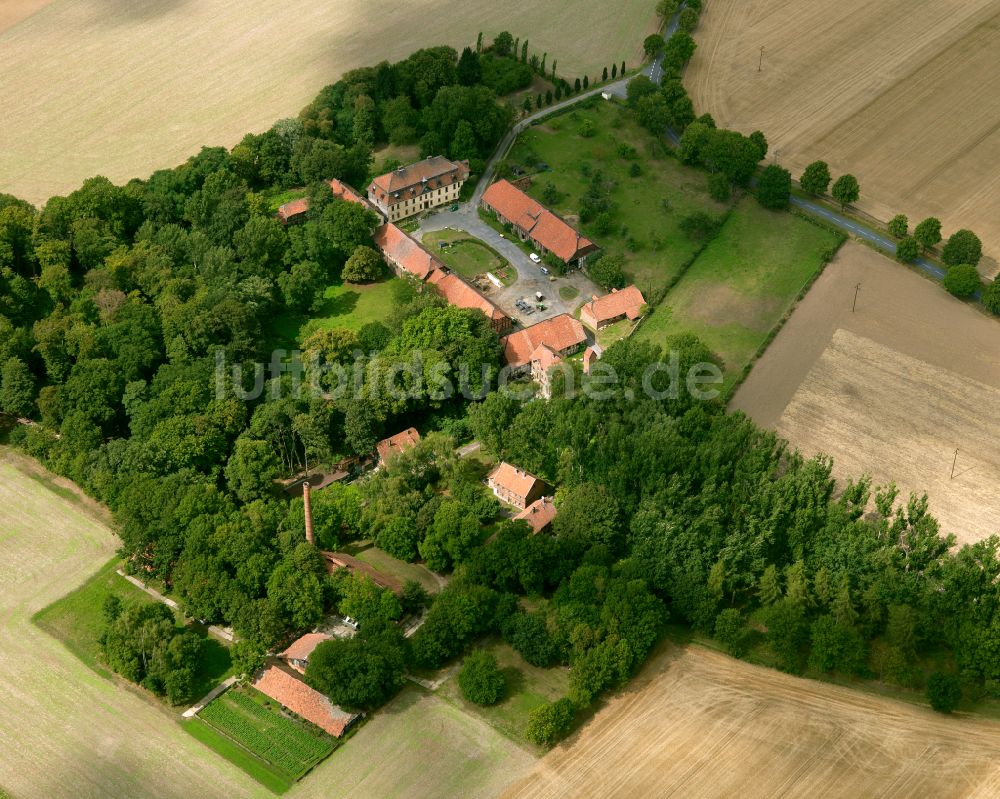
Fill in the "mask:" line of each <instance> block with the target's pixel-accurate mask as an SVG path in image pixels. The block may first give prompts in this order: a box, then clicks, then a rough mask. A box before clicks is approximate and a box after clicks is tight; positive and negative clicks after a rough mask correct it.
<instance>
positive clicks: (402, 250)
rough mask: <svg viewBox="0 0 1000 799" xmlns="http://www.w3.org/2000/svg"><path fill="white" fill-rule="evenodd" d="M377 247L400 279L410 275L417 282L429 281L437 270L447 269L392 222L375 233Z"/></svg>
mask: <svg viewBox="0 0 1000 799" xmlns="http://www.w3.org/2000/svg"><path fill="white" fill-rule="evenodd" d="M375 246H376V247H378V249H379V252H381V253H382V256H383V257H384V258H385V260H386V263H388V264H389V266H390V267H391V268H392V269H393V271H394V272H395V273H396V274H397V275H399V276H400V277H403V276H404V275H410V276H411V277H415V278H417V280H427V278H428V277H429V276H430V274H431V273H432V272H433V271H434V270H435V269H440V270H443V269H445V265H444V264H443V263H442V262H441V261H439V260H438V259H437V258H435V257H434V256H433V255H431V254H430V253H429V252H427V250H425V249H424V248H423V247H421V246H420V244H419V243H418V242H417V241H416V240H415V239H412V238H410V237H409V236H407V235H406V233H404V232H403V231H402V230H401V229H400V228H398V227H397V226H396V225H394V224H392V222H387V223H386V224H384V225H382V226H381V227H380V228H378V229H377V230H376V231H375Z"/></svg>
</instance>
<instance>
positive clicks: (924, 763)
mask: <svg viewBox="0 0 1000 799" xmlns="http://www.w3.org/2000/svg"><path fill="white" fill-rule="evenodd" d="M998 746H1000V725H997V724H996V723H991V722H985V721H979V720H971V719H958V718H945V717H942V716H940V715H937V714H935V713H934V712H933V711H931V710H929V709H925V708H919V707H912V706H909V705H905V704H902V703H898V702H894V701H892V700H888V699H884V698H881V697H876V696H872V695H868V694H864V693H861V692H858V691H854V690H851V689H848V688H842V687H839V686H834V685H830V684H827V683H821V682H813V681H809V680H803V679H800V678H797V677H792V676H790V675H787V674H781V673H780V672H776V671H771V670H769V669H765V668H761V667H759V666H753V665H750V664H748V663H744V662H742V661H738V660H733V659H731V658H728V657H726V656H724V655H721V654H718V653H716V652H712V651H710V650H706V649H703V648H700V647H696V646H690V647H685V648H683V649H678V648H677V647H674V646H665V647H663V648H661V650H660V652H659V654H657V655H655V656H654V657H653V658H651V660H650V661H649V663H647V665H646V666H645V668H644V669H643V671H642V673H641V674H640V675H639V677H637V678H636V679H635V680H633V682H631V683H630V684H629V687H628V688H627V689H626V691H624V692H623V693H621V694H619V695H618V696H615V697H613V698H612V699H611V700H610V701H608V702H607V704H606V705H605V707H603V708H602V709H601V710H600V711H599V712H598V713H597V715H596V716H595V717H594V719H593V720H592V721H591V722H590V723H589V724H587V725H586V726H585V727H584V728H583V729H582V730H581V732H580V733H579V734H578V735H576V736H574V737H573V738H571V739H570V740H569V741H568V742H566V743H564V744H563V745H561V746H559V747H557V748H556V749H554V750H553V751H552V752H551V753H550V754H549V755H547V756H546V757H545V758H544V759H543V760H542V761H541V762H540V763H539V764H538V766H536V768H535V770H534V771H533V772H532V773H531V774H530V775H529V776H528V777H526V778H524V779H522V780H520V781H519V782H517V783H516V784H515V785H514V786H512V787H511V788H510V789H509V790H508V791H506V792H505V793H503V794H502V797H503V799H543V798H544V799H550V798H551V799H557V797H566V796H573V797H578V798H579V799H588V798H589V797H594V799H597V798H598V797H600V799H612V798H613V797H622V798H623V799H632V797H639V796H656V797H663V798H664V799H665V798H666V797H683V798H684V799H708V797H733V796H739V797H741V799H756V798H757V797H762V798H763V797H775V796H783V797H810V798H811V797H819V796H822V797H824V799H840V798H841V797H843V799H855V798H856V797H859V796H864V797H908V796H933V797H936V798H937V799H949V797H965V798H968V797H983V798H984V799H985V797H989V796H996V795H997V792H998V791H1000V765H998V764H997V763H996V751H997V747H998Z"/></svg>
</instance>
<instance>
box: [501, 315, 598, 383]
mask: <svg viewBox="0 0 1000 799" xmlns="http://www.w3.org/2000/svg"><path fill="white" fill-rule="evenodd" d="M586 342H587V333H586V331H584V329H583V325H581V324H580V322H579V321H577V320H576V319H574V318H573V317H572V316H570V315H569V314H559V315H558V316H553V317H552V318H551V319H546V320H545V321H544V322H539V323H538V324H535V325H532V326H531V327H526V328H524V330H518V331H517V332H516V333H511V334H510V335H509V336H506V337H504V338H503V339H501V340H500V346H501V347H503V357H504V361H505V362H506V363H507V365H508V366H510V367H511V369H513V370H514V371H523V370H524V369H526V368H527V367H529V366H531V363H532V360H533V359H535V356H536V354H537V356H538V358H537V359H538V360H547V358H546V356H544V355H543V354H542V353H536V351H537V350H538V348H539V347H542V346H544V347H547V348H548V349H549V350H551V352H552V353H553V354H555V355H556V356H558V357H559V358H560V359H561V358H565V357H566V356H567V355H572V354H573V353H575V352H576V351H577V350H579V349H580V347H582V346H583V345H584V344H586ZM551 365H552V363H549V364H548V366H551ZM546 368H548V367H546Z"/></svg>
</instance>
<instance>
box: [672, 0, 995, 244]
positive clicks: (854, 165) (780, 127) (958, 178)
mask: <svg viewBox="0 0 1000 799" xmlns="http://www.w3.org/2000/svg"><path fill="white" fill-rule="evenodd" d="M697 39H698V45H699V46H698V51H697V53H696V54H695V57H694V59H692V62H691V65H690V67H689V69H688V72H687V76H686V83H687V85H688V87H689V90H690V91H691V94H692V99H693V100H694V103H695V108H696V109H697V110H698V112H699V113H702V112H706V111H707V112H709V113H711V114H712V115H713V116H714V117H715V119H716V121H717V122H718V123H719V124H720V125H724V126H730V127H735V128H737V129H739V130H742V131H744V132H746V133H749V132H751V131H752V130H754V129H760V130H762V131H763V132H764V133H765V134H766V136H767V138H768V141H769V142H770V143H771V153H772V155H773V154H774V152H775V150H777V151H778V153H777V158H778V161H779V162H780V163H781V164H783V165H784V166H786V167H788V168H790V169H791V170H792V172H793V174H794V175H795V176H796V177H797V176H798V175H799V174H800V173H801V170H802V168H803V167H804V166H805V165H806V164H808V163H809V162H810V161H812V160H815V159H817V158H820V159H823V160H826V161H828V162H829V163H830V166H831V170H832V171H833V172H834V174H839V173H842V172H852V173H853V174H855V175H857V176H858V179H859V181H860V183H861V192H862V199H861V203H860V207H861V208H862V209H863V210H866V211H868V212H870V213H871V214H873V215H875V216H876V217H878V218H880V219H883V220H886V219H889V218H890V217H892V216H893V215H895V214H896V213H900V212H902V213H906V214H908V215H909V216H910V219H911V220H916V221H919V219H921V218H923V217H924V216H929V215H934V216H938V217H940V218H941V219H942V221H943V222H944V228H945V233H946V234H947V233H949V232H952V231H954V230H955V229H957V228H959V227H969V228H972V229H973V230H975V231H976V232H977V233H979V235H980V237H981V238H982V239H983V242H984V245H985V249H986V252H987V254H988V255H991V256H993V257H994V258H995V257H997V256H998V255H1000V223H998V222H997V220H998V219H1000V126H998V125H997V118H998V114H1000V87H998V86H997V84H996V82H995V81H993V80H990V79H988V78H987V76H989V75H994V74H995V73H996V67H997V56H996V54H997V52H1000V0H945V1H944V2H941V0H883V1H882V2H878V3H870V2H865V1H864V0H844V2H839V3H793V2H789V0H757V1H756V2H750V3H748V2H745V0H714V1H713V2H711V3H706V4H705V13H704V15H703V17H702V21H701V25H700V26H699V29H698V32H697ZM762 46H763V47H764V56H763V69H762V70H761V71H760V72H758V71H757V67H758V63H759V61H760V48H761V47H762Z"/></svg>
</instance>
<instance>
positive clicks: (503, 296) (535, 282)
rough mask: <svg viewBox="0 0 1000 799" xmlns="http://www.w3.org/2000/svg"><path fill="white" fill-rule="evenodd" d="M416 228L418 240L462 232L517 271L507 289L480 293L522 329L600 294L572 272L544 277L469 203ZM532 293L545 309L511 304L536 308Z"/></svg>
mask: <svg viewBox="0 0 1000 799" xmlns="http://www.w3.org/2000/svg"><path fill="white" fill-rule="evenodd" d="M418 222H419V224H420V227H419V229H418V230H417V231H416V232H415V233H414V234H413V237H414V238H416V239H418V240H420V239H422V238H423V235H424V233H429V232H431V231H435V230H446V229H450V230H462V231H465V232H466V233H468V234H469V235H470V236H472V237H473V238H477V239H480V240H481V241H483V242H485V243H486V244H487V245H489V246H490V247H492V248H493V249H494V250H496V251H497V252H498V253H500V255H501V256H503V257H504V258H506V259H507V261H509V262H510V264H511V266H513V267H514V268H515V269H516V270H517V282H516V283H514V285H513V286H509V287H508V288H503V289H499V288H496V287H495V286H492V285H490V286H489V288H488V290H486V289H482V291H483V293H484V294H485V295H486V296H487V297H488V298H489V299H490V300H491V301H492V302H495V303H496V304H497V305H499V306H500V307H501V308H502V309H503V310H504V312H505V313H507V314H508V315H509V316H510V318H511V319H513V320H514V322H515V324H520V325H522V326H524V327H528V326H529V325H533V324H535V323H536V322H541V321H544V320H545V319H549V318H551V317H553V316H558V315H559V314H562V313H568V314H570V315H572V314H574V313H575V312H576V310H577V309H578V308H579V307H580V306H581V305H583V303H585V302H587V301H588V300H589V299H590V298H591V297H592V296H594V295H597V296H600V295H601V294H603V293H604V292H603V291H601V290H600V289H599V288H598V287H597V286H596V285H595V284H594V283H593V282H592V281H591V280H590V279H589V278H588V277H587V276H586V275H584V274H583V273H582V272H581V271H579V270H577V269H574V270H572V271H571V272H569V273H568V274H566V275H564V276H562V277H555V276H554V275H544V274H542V271H541V266H542V265H540V264H536V263H534V262H533V261H532V260H531V259H530V258H529V257H528V256H527V255H526V254H525V252H524V250H522V249H521V248H520V247H519V246H518V245H517V244H516V243H515V242H513V241H511V240H510V239H508V238H506V237H505V236H502V235H501V234H500V233H498V232H497V231H496V230H494V229H493V228H492V227H490V226H489V225H488V224H486V223H485V222H484V221H483V220H482V219H480V218H479V213H478V212H477V210H476V209H475V208H474V207H473V206H472V204H471V203H464V204H463V205H461V206H459V208H458V210H457V211H449V210H447V209H443V210H440V211H437V212H431V213H429V214H427V215H426V216H424V217H422V218H421V219H419V220H418ZM563 286H572V287H573V288H575V289H576V290H577V292H578V295H577V296H576V297H574V298H573V299H572V300H563V299H562V298H561V297H560V296H559V289H560V288H561V287H563ZM535 292H541V294H542V297H543V298H544V299H543V300H542V302H541V305H542V306H543V307H544V309H545V310H537V309H536V310H535V311H534V313H532V314H525V313H523V312H522V311H521V310H519V309H518V308H517V306H515V305H514V303H515V302H516V301H517V300H519V299H524V300H526V301H528V302H530V303H531V304H532V306H533V307H534V306H535V305H536V299H535Z"/></svg>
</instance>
